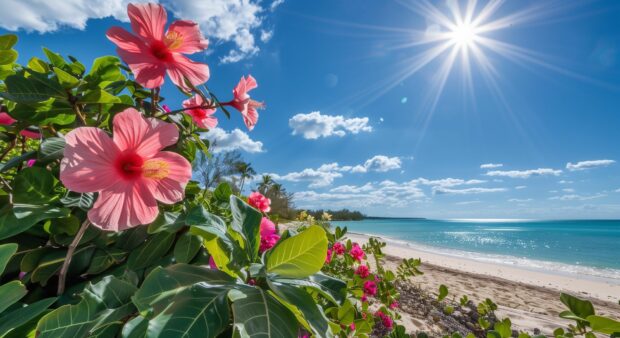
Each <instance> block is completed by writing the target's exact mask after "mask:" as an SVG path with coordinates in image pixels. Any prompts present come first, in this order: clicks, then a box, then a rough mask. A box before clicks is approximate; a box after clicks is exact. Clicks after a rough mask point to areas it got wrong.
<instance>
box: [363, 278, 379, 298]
mask: <svg viewBox="0 0 620 338" xmlns="http://www.w3.org/2000/svg"><path fill="white" fill-rule="evenodd" d="M364 294H366V295H369V296H374V295H376V294H377V284H375V282H374V281H371V280H367V281H365V282H364Z"/></svg>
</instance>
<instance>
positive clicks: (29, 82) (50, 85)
mask: <svg viewBox="0 0 620 338" xmlns="http://www.w3.org/2000/svg"><path fill="white" fill-rule="evenodd" d="M4 83H5V84H6V86H7V92H6V93H1V94H0V96H2V97H4V98H5V99H7V100H11V101H15V102H19V103H33V102H41V101H45V100H47V99H49V98H58V99H66V98H67V94H66V93H65V91H64V88H62V87H61V86H60V84H58V83H57V82H55V81H52V80H50V79H48V78H47V76H46V75H44V74H40V73H36V72H31V73H30V76H29V77H28V78H26V77H24V76H23V75H21V74H15V75H11V76H9V77H7V78H6V79H5V80H4Z"/></svg>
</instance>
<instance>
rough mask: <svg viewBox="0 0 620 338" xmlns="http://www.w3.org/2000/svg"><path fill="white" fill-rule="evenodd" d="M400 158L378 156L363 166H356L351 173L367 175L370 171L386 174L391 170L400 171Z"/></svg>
mask: <svg viewBox="0 0 620 338" xmlns="http://www.w3.org/2000/svg"><path fill="white" fill-rule="evenodd" d="M400 165H401V162H400V158H398V157H387V156H384V155H377V156H374V157H373V158H369V159H368V160H366V162H364V164H362V165H356V166H355V167H353V168H351V172H354V173H365V172H369V171H377V172H386V171H390V170H395V169H400Z"/></svg>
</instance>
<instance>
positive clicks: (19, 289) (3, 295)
mask: <svg viewBox="0 0 620 338" xmlns="http://www.w3.org/2000/svg"><path fill="white" fill-rule="evenodd" d="M26 293H28V291H27V290H26V287H25V286H24V285H23V284H22V283H21V282H20V281H16V280H14V281H11V282H8V283H6V284H4V285H2V286H0V313H2V312H3V311H4V310H6V309H7V308H8V307H9V306H11V305H13V304H14V303H15V302H17V301H18V300H20V299H21V298H22V297H24V296H25V295H26Z"/></svg>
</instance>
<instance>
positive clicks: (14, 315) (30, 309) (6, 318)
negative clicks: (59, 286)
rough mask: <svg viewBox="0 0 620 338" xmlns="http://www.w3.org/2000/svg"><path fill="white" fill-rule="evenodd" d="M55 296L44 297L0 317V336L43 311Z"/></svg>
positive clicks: (54, 299)
mask: <svg viewBox="0 0 620 338" xmlns="http://www.w3.org/2000/svg"><path fill="white" fill-rule="evenodd" d="M55 301H56V298H55V297H54V298H45V299H41V300H40V301H38V302H34V303H32V304H30V305H28V306H24V307H21V308H19V309H16V310H13V311H12V312H10V313H7V314H5V315H3V316H2V317H0V337H3V336H4V335H5V334H7V333H8V332H9V331H11V330H13V329H15V328H18V327H20V326H21V325H22V324H24V323H26V322H28V321H29V320H31V319H33V318H36V317H37V316H39V315H40V314H42V313H43V311H45V310H46V309H47V308H48V307H49V306H50V305H52V304H53V303H54V302H55Z"/></svg>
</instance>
